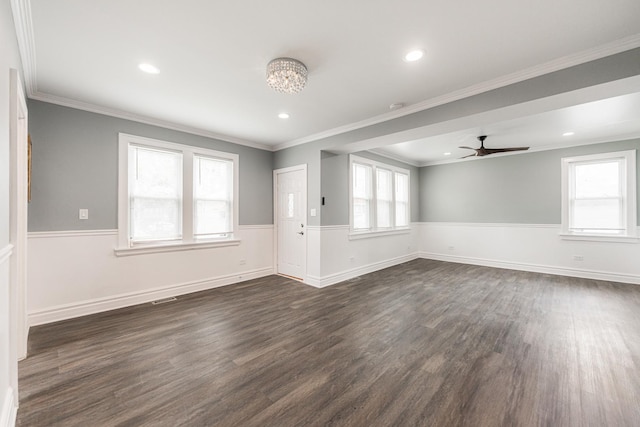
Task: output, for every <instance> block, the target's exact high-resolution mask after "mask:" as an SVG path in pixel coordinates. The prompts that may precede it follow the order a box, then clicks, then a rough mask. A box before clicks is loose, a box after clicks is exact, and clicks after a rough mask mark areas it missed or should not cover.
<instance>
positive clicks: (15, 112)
mask: <svg viewBox="0 0 640 427" xmlns="http://www.w3.org/2000/svg"><path fill="white" fill-rule="evenodd" d="M9 74H10V75H9V81H10V93H9V98H10V102H9V201H10V202H9V239H10V243H11V244H12V245H13V251H12V254H11V258H10V264H9V295H10V304H11V309H10V310H9V321H10V338H9V343H10V344H9V345H10V347H11V348H10V350H9V352H10V357H11V359H12V360H15V367H14V369H15V372H12V381H11V382H12V383H13V384H11V386H12V388H13V389H14V392H15V393H17V392H18V384H17V382H18V373H17V367H18V363H17V361H18V360H22V359H24V358H26V357H27V339H28V334H29V323H28V319H27V304H26V293H27V210H28V195H27V191H28V186H27V179H28V177H27V165H28V158H27V152H28V148H27V145H28V137H29V125H28V110H27V102H26V97H25V94H24V90H23V86H22V82H21V80H20V75H19V74H18V71H17V70H15V69H11V70H10V73H9ZM12 365H13V362H12Z"/></svg>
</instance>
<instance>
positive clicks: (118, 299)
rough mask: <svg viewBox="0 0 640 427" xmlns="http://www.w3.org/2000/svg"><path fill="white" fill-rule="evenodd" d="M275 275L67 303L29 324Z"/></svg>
mask: <svg viewBox="0 0 640 427" xmlns="http://www.w3.org/2000/svg"><path fill="white" fill-rule="evenodd" d="M271 274H273V268H271V267H270V266H269V267H268V268H261V269H257V270H249V271H244V272H240V273H234V274H229V275H225V276H218V277H210V278H207V279H203V280H195V281H190V282H184V283H178V284H175V285H171V286H165V287H161V288H155V289H147V290H144V291H139V292H131V293H127V294H120V295H113V296H109V297H104V298H96V299H93V300H87V301H81V302H76V303H72V304H64V305H61V306H57V307H51V308H47V309H44V310H36V311H32V312H30V313H29V325H30V326H36V325H42V324H45V323H52V322H57V321H60V320H67V319H72V318H75V317H80V316H87V315H89V314H95V313H101V312H103V311H109V310H115V309H118V308H123V307H129V306H132V305H137V304H144V303H148V302H151V301H156V300H159V299H163V298H171V297H177V296H180V295H185V294H190V293H193V292H199V291H205V290H208V289H213V288H218V287H221V286H227V285H232V284H234V283H239V282H244V281H246V280H251V279H258V278H260V277H265V276H269V275H271Z"/></svg>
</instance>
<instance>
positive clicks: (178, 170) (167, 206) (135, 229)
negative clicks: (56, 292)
mask: <svg viewBox="0 0 640 427" xmlns="http://www.w3.org/2000/svg"><path fill="white" fill-rule="evenodd" d="M129 156H130V162H129V176H130V179H129V206H130V209H131V212H130V221H131V223H130V233H131V235H130V239H131V240H132V241H142V240H171V239H179V238H181V234H182V221H181V213H182V155H181V154H180V153H174V152H171V151H160V150H154V149H147V148H144V147H136V146H130V147H129Z"/></svg>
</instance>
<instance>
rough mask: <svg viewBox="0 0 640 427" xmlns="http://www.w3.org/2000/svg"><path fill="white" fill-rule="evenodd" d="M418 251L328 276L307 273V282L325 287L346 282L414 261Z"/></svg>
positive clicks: (316, 286) (315, 286)
mask: <svg viewBox="0 0 640 427" xmlns="http://www.w3.org/2000/svg"><path fill="white" fill-rule="evenodd" d="M418 257H419V255H418V254H417V253H412V254H407V255H403V256H399V257H396V258H392V259H388V260H384V261H379V262H374V263H371V264H368V265H364V266H361V267H356V268H352V269H349V270H344V271H341V272H339V273H334V274H330V275H328V276H322V277H319V276H310V275H307V280H306V281H305V283H306V284H307V285H311V286H313V287H314V288H324V287H327V286H331V285H335V284H336V283H340V282H344V281H345V280H350V279H353V278H354V277H358V276H362V275H363V274H369V273H373V272H375V271H378V270H382V269H384V268H389V267H393V266H394V265H398V264H402V263H404V262H408V261H412V260H414V259H416V258H418Z"/></svg>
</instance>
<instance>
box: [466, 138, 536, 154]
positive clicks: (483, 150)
mask: <svg viewBox="0 0 640 427" xmlns="http://www.w3.org/2000/svg"><path fill="white" fill-rule="evenodd" d="M485 139H487V135H480V136H479V137H478V141H480V148H473V147H466V146H461V147H458V148H464V149H465V150H473V151H475V153H474V154H469V155H468V156H464V157H461V159H466V158H467V157H482V156H488V155H489V154H496V153H508V152H510V151H524V150H528V149H529V147H506V148H484V140H485Z"/></svg>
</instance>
